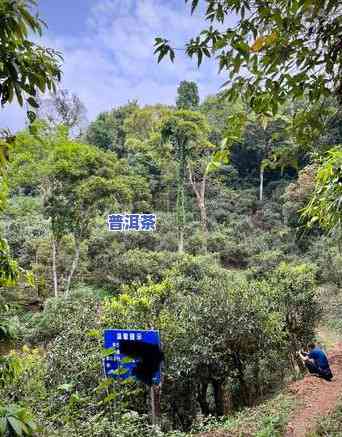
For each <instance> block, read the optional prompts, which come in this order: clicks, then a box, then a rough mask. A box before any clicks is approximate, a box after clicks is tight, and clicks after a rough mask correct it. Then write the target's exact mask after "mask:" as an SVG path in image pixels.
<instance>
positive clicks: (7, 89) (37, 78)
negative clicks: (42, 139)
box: [0, 0, 61, 119]
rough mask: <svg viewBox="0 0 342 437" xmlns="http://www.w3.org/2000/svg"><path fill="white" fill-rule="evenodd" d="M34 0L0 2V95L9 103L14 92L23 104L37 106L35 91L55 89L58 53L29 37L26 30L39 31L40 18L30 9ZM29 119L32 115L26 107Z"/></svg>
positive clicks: (58, 69)
mask: <svg viewBox="0 0 342 437" xmlns="http://www.w3.org/2000/svg"><path fill="white" fill-rule="evenodd" d="M35 6H36V2H35V1H34V0H19V1H10V0H1V2H0V19H1V23H2V25H1V30H0V85H1V86H0V99H1V104H2V105H5V104H7V103H11V102H12V101H13V99H14V96H15V97H16V98H17V101H18V103H19V104H20V105H21V106H23V104H24V97H25V96H27V97H26V98H25V100H26V104H27V105H29V107H31V108H37V107H38V104H37V101H36V99H35V97H36V95H37V92H38V91H40V92H42V93H44V92H45V91H46V90H49V91H53V90H55V83H56V82H57V81H59V80H60V78H61V72H60V61H61V56H60V54H59V53H58V52H56V51H54V50H52V49H47V48H45V47H42V46H39V45H37V44H35V43H34V42H32V41H30V40H29V39H28V37H29V34H38V35H41V34H42V28H43V25H44V23H43V21H42V20H40V18H39V17H38V16H35V15H33V14H32V12H31V8H32V7H33V8H34V7H35ZM28 116H29V118H30V119H32V118H34V117H35V114H34V112H33V111H32V110H29V111H28Z"/></svg>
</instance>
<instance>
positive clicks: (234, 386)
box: [0, 0, 342, 437]
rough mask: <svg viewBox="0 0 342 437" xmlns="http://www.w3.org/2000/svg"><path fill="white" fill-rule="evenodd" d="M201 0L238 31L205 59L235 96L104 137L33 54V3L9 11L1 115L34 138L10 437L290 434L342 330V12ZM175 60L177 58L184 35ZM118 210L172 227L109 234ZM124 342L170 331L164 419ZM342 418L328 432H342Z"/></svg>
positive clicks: (9, 389)
mask: <svg viewBox="0 0 342 437" xmlns="http://www.w3.org/2000/svg"><path fill="white" fill-rule="evenodd" d="M187 3H192V9H193V11H195V10H196V8H197V7H198V3H200V2H198V1H196V0H193V1H192V2H187ZM203 3H205V4H206V6H207V7H208V10H207V11H206V13H205V15H206V19H207V20H208V21H209V22H210V23H214V25H215V23H217V27H218V29H214V28H213V26H212V25H210V28H209V29H207V30H204V31H203V33H202V36H201V37H199V38H200V39H199V38H196V37H194V39H193V40H192V41H191V42H190V43H187V45H186V51H187V54H188V55H189V56H194V57H197V60H198V64H199V65H200V64H201V62H202V58H203V57H208V58H209V57H212V56H217V57H218V62H219V63H220V67H221V69H226V70H227V71H228V72H230V71H232V74H231V86H230V88H228V89H226V88H223V89H221V90H217V94H213V95H208V96H206V97H204V98H202V99H201V98H200V90H199V86H198V84H197V83H196V81H188V80H183V81H181V82H180V83H179V84H178V86H177V87H176V89H175V90H174V94H175V96H176V97H175V101H174V104H172V105H165V104H162V103H158V104H153V105H142V104H140V103H139V101H128V102H127V104H125V105H121V106H114V107H113V108H112V109H110V110H108V111H106V112H102V113H99V114H98V115H97V117H96V118H95V119H94V120H93V121H91V122H90V123H88V122H87V121H86V117H85V114H86V107H85V105H84V104H83V103H82V101H81V100H80V98H79V97H78V96H77V95H76V94H75V93H74V92H73V90H67V89H65V88H63V87H62V86H60V85H58V84H59V81H60V79H61V69H62V68H63V67H62V58H61V55H60V54H59V53H56V52H54V51H51V50H50V49H47V48H45V47H42V46H37V45H36V44H34V43H32V42H31V41H30V38H31V34H32V33H38V34H39V32H40V31H41V30H42V29H43V25H42V23H40V21H39V20H38V18H36V17H35V16H34V15H31V13H30V8H31V6H32V4H34V2H30V1H21V0H18V1H11V0H0V22H2V23H4V26H2V27H3V29H0V99H1V104H2V106H3V107H4V106H7V105H11V104H13V102H14V100H16V101H17V102H18V104H19V105H22V106H26V108H27V126H26V128H24V129H22V130H20V131H18V132H16V133H13V132H10V131H8V130H6V129H5V127H6V126H5V123H4V125H3V126H0V128H4V129H3V130H2V131H1V137H0V183H1V193H0V211H1V215H0V436H4V437H11V436H44V437H54V436H56V437H57V436H59V437H83V436H84V437H86V436H91V437H110V436H113V437H150V436H151V437H158V436H160V437H161V436H165V437H171V436H173V437H186V436H190V435H198V436H200V435H203V436H211V435H212V436H216V435H222V436H223V435H227V436H238V435H242V436H252V435H253V436H254V435H255V436H259V437H262V436H263V437H268V436H269V437H272V436H282V435H285V434H284V432H285V429H286V426H287V421H288V417H289V415H290V413H291V411H292V410H291V409H292V408H294V406H293V404H292V402H293V399H292V398H291V396H288V395H287V394H286V392H285V390H284V388H285V387H286V386H287V384H289V383H290V382H291V381H298V380H299V381H300V380H301V379H302V378H303V375H304V374H305V368H304V366H303V363H302V361H301V359H300V358H299V356H298V354H297V352H298V350H301V349H306V348H307V344H308V342H310V341H313V340H316V341H318V342H320V344H322V345H323V347H325V348H329V347H331V346H333V343H335V340H331V338H332V337H333V338H334V339H335V338H338V339H339V338H340V337H339V336H340V335H342V323H341V311H342V233H341V231H342V228H341V224H342V222H341V220H342V212H341V211H342V107H341V89H342V88H341V77H342V67H341V59H342V55H341V52H342V50H341V44H342V26H341V21H340V20H339V19H340V18H341V5H339V2H335V1H324V2H319V1H317V2H316V1H313V2H300V1H293V2H286V1H281V0H280V1H278V2H274V1H269V2H266V3H268V4H269V5H268V7H269V9H268V10H269V11H271V12H272V11H273V12H272V14H271V12H269V13H266V12H265V7H264V6H263V5H262V3H263V2H261V1H259V0H257V1H256V2H253V4H254V3H255V5H254V6H251V4H252V2H249V1H248V0H238V1H231V0H225V1H218V0H209V1H206V2H203ZM289 3H291V4H292V6H291V7H290V8H289V6H288V4H289ZM303 4H304V6H303ZM182 7H184V5H182ZM296 7H297V9H296ZM250 8H254V9H255V10H254V15H253V14H251V15H249V14H248V13H246V15H245V11H244V10H245V9H246V10H247V11H249V12H251V10H250ZM288 8H289V9H288ZM233 12H234V13H235V14H237V15H239V16H240V21H239V26H238V28H237V29H236V30H230V31H229V30H228V31H227V34H225V33H224V32H223V31H222V30H221V29H222V27H221V24H222V23H224V22H225V20H226V19H227V16H228V15H229V14H230V13H233ZM328 13H329V14H328ZM328 16H329V17H328ZM246 17H247V18H246ZM253 17H256V18H253ZM286 17H287V18H286ZM254 20H255V21H254ZM286 20H290V24H289V25H288V27H286ZM291 20H292V21H291ZM320 20H321V21H320ZM329 20H330V21H329ZM272 26H275V27H272ZM291 26H292V27H291ZM296 26H297V27H296ZM310 26H311V27H310ZM308 27H309V32H310V35H309V38H310V44H311V41H312V39H314V38H316V40H315V42H314V43H312V44H315V43H316V44H317V45H316V49H315V47H314V48H312V50H316V51H317V47H323V49H322V53H323V55H322V57H323V60H322V58H320V57H319V56H317V57H315V58H313V57H312V53H309V51H310V50H311V48H310V49H309V48H308V46H307V45H306V39H305V37H303V38H302V39H299V36H298V34H296V32H297V33H300V32H303V29H304V30H305V29H307V28H308ZM255 28H256V29H263V31H262V32H261V35H265V32H264V30H265V29H271V31H270V32H269V35H268V36H266V37H265V36H260V34H259V33H256V34H254V31H255ZM272 29H273V30H272ZM274 29H276V30H274ZM310 29H311V30H310ZM322 29H324V30H322ZM234 32H235V33H234ZM289 33H290V34H291V38H292V39H291V38H289V44H292V45H291V50H292V51H290V49H289V52H287V54H285V55H284V53H283V52H282V50H283V46H282V45H281V41H283V40H282V38H283V37H284V34H286V35H288V34H289ZM250 34H252V35H254V36H253V38H252V39H253V40H254V44H253V45H252V44H249V45H248V44H247V42H246V41H247V36H248V35H250ZM248 37H249V36H248ZM201 38H202V39H201ZM296 41H297V42H296ZM211 44H213V46H212V47H211V48H210V47H209V46H210V45H211ZM246 44H247V49H246ZM338 44H339V45H338ZM214 46H215V47H214ZM208 47H209V48H208ZM336 47H337V49H336ZM324 48H326V51H325V50H324ZM151 50H152V51H153V47H152V48H151ZM218 50H221V51H220V52H219V54H217V52H218ZM229 50H231V51H229ZM334 50H335V51H334ZM155 51H156V57H157V58H156V63H155V65H154V66H153V68H158V63H157V61H158V62H162V58H163V57H169V58H170V59H171V61H173V62H175V63H176V65H177V56H175V52H174V50H173V48H172V43H171V42H169V41H168V40H165V39H164V38H160V37H158V36H157V35H156V46H155ZM290 52H291V54H290V55H289V53H290ZM290 57H291V60H290V59H289V58H290ZM294 57H299V59H300V61H301V62H299V63H297V70H296V71H295V73H293V71H292V70H291V66H289V65H290V61H293V58H294ZM158 58H159V59H158ZM308 59H309V61H308ZM163 62H169V60H168V59H165V60H163ZM310 62H311V64H310ZM303 63H304V65H305V68H304V67H303V70H301V66H302V65H303ZM275 65H280V66H281V67H282V68H283V69H284V71H285V70H286V71H287V73H286V72H285V73H283V72H282V70H281V68H280V67H279V70H276V67H275ZM318 65H320V66H321V65H323V67H322V71H321V72H319V73H317V68H318V67H317V66H318ZM241 68H245V69H246V70H248V69H249V72H250V74H251V75H252V76H251V77H253V80H254V81H253V80H252V79H251V78H250V77H249V76H248V75H247V74H242V73H241V71H240V69H241ZM263 69H264V70H265V71H266V72H265V71H263ZM263 74H265V75H266V76H262V75H263ZM267 74H273V77H272V78H271V79H267V80H266V83H264V82H262V81H261V79H260V77H266V78H267V77H268V76H267ZM276 74H279V75H280V74H283V76H284V77H283V79H279V77H276ZM268 81H269V82H268ZM0 111H1V109H0ZM0 113H1V112H0ZM116 213H119V214H120V213H130V214H149V215H150V214H155V215H156V230H155V231H153V230H151V231H146V232H138V231H134V230H132V231H127V232H110V230H109V229H108V222H107V217H108V215H109V214H116ZM108 328H121V329H138V330H158V331H159V333H160V337H161V341H162V348H163V353H164V362H163V363H162V384H161V417H160V424H159V426H154V425H152V424H151V412H150V411H151V399H150V390H149V387H148V386H147V385H146V384H143V383H142V382H141V381H139V380H136V379H131V378H129V379H115V378H105V376H104V374H103V367H102V361H103V359H104V357H106V351H105V350H104V347H103V332H104V330H105V329H108ZM327 333H328V334H327ZM107 355H108V353H107ZM341 372H342V368H341ZM340 395H341V396H342V391H341V390H340ZM341 399H342V397H341ZM341 405H342V404H340V405H337V407H336V410H334V411H333V413H332V416H329V417H327V418H325V419H324V420H325V422H324V423H322V424H321V425H320V426H318V428H317V429H316V431H315V432H316V434H315V436H323V435H329V436H330V435H331V436H339V435H342V434H341V430H342V407H341ZM329 427H331V428H329ZM216 429H222V430H225V431H224V432H226V434H224V433H223V431H222V434H214V433H213V434H210V433H211V432H214V430H216ZM329 429H330V431H329ZM326 432H328V434H327V433H326ZM329 432H330V433H329ZM201 433H203V434H201ZM204 433H206V434H204ZM298 435H299V434H298ZM303 435H304V434H303Z"/></svg>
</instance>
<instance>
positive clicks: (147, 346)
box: [103, 329, 163, 385]
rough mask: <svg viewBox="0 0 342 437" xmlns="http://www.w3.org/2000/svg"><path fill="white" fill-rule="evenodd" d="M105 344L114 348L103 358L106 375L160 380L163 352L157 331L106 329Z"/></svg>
mask: <svg viewBox="0 0 342 437" xmlns="http://www.w3.org/2000/svg"><path fill="white" fill-rule="evenodd" d="M104 347H105V349H109V348H112V349H113V351H114V353H113V354H112V355H110V356H108V357H106V358H105V359H104V360H103V367H104V372H105V375H106V376H107V377H111V378H118V379H127V378H136V379H139V380H141V381H143V382H145V383H146V384H150V385H151V384H160V379H161V370H160V365H161V361H162V360H163V354H162V352H161V350H160V337H159V332H158V331H144V330H129V329H106V330H105V331H104ZM128 354H129V355H128Z"/></svg>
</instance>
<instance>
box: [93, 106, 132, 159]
mask: <svg viewBox="0 0 342 437" xmlns="http://www.w3.org/2000/svg"><path fill="white" fill-rule="evenodd" d="M137 106H138V105H137V102H134V101H133V102H129V103H128V104H127V105H124V106H120V107H118V108H114V109H113V110H112V111H110V112H102V113H101V114H99V115H98V117H97V118H96V120H95V121H93V122H92V123H90V125H89V126H88V129H87V131H86V134H85V141H86V142H87V143H88V144H93V145H94V146H96V147H99V148H100V149H103V150H112V151H113V152H115V153H116V154H117V156H118V157H119V158H122V157H124V156H126V155H127V150H126V148H125V142H126V133H125V129H124V123H125V119H126V118H127V117H128V116H129V115H130V114H131V113H132V111H133V110H134V109H135V108H137Z"/></svg>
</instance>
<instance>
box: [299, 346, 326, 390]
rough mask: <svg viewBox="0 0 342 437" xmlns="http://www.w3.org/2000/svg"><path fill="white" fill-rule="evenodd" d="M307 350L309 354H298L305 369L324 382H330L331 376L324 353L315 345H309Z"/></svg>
mask: <svg viewBox="0 0 342 437" xmlns="http://www.w3.org/2000/svg"><path fill="white" fill-rule="evenodd" d="M308 349H309V352H299V355H300V357H301V358H302V360H303V361H304V364H305V367H306V368H307V369H308V371H309V372H310V373H312V374H314V375H317V376H318V377H320V378H323V379H325V380H326V381H331V379H332V377H333V374H332V373H331V370H330V366H329V361H328V358H327V356H326V355H325V353H324V352H323V351H322V349H320V348H319V347H318V346H316V345H315V343H309V344H308Z"/></svg>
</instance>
